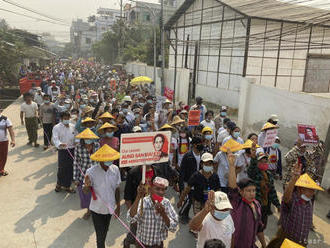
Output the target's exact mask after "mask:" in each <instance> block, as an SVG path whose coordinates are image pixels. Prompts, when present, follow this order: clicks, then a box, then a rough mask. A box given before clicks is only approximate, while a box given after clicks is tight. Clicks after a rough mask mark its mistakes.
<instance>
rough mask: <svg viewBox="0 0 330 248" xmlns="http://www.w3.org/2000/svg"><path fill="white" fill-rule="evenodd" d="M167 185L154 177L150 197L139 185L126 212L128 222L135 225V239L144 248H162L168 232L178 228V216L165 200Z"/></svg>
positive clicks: (160, 178) (166, 182) (142, 186)
mask: <svg viewBox="0 0 330 248" xmlns="http://www.w3.org/2000/svg"><path fill="white" fill-rule="evenodd" d="M168 185H169V183H168V181H167V180H166V179H165V178H162V177H156V178H155V179H154V180H153V184H152V187H151V191H150V195H147V196H145V195H146V194H147V192H146V190H145V187H144V185H142V184H141V185H140V186H139V187H138V193H137V197H136V199H135V201H134V203H133V205H132V206H131V208H130V209H129V211H128V212H127V219H128V221H129V222H130V223H134V222H136V223H137V231H136V237H137V238H138V239H139V240H140V241H141V242H142V244H143V246H144V247H146V248H163V247H164V241H165V240H166V239H167V237H168V231H170V232H175V230H176V228H177V226H178V215H177V213H176V212H175V210H174V207H173V206H172V204H171V202H170V201H169V200H168V199H167V198H165V192H166V190H167V187H168ZM137 247H141V246H140V245H137Z"/></svg>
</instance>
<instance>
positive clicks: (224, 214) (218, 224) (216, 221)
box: [189, 190, 235, 248]
mask: <svg viewBox="0 0 330 248" xmlns="http://www.w3.org/2000/svg"><path fill="white" fill-rule="evenodd" d="M232 209H233V207H232V205H231V204H230V201H229V199H228V196H227V194H225V193H223V192H221V191H217V192H214V191H212V190H211V191H210V192H209V194H208V200H207V202H206V203H205V206H204V208H203V209H202V210H201V211H200V212H199V213H198V214H197V215H196V216H195V217H194V218H193V219H192V220H191V222H190V223H189V226H190V228H191V229H192V230H194V231H197V232H198V240H197V248H203V247H204V244H205V241H207V240H210V239H219V240H221V241H222V242H223V243H224V244H225V246H226V248H230V247H232V246H231V244H232V241H233V233H234V232H235V226H234V222H233V219H232V217H231V215H230V211H231V210H232Z"/></svg>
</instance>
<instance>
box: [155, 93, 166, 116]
mask: <svg viewBox="0 0 330 248" xmlns="http://www.w3.org/2000/svg"><path fill="white" fill-rule="evenodd" d="M156 99H157V103H156V112H159V111H160V110H161V109H162V108H163V104H164V102H165V101H166V97H165V96H156Z"/></svg>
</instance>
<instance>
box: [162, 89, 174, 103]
mask: <svg viewBox="0 0 330 248" xmlns="http://www.w3.org/2000/svg"><path fill="white" fill-rule="evenodd" d="M164 96H166V98H167V99H168V100H170V101H173V98H174V90H172V89H170V88H168V87H165V92H164Z"/></svg>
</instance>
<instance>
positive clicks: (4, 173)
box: [0, 171, 8, 177]
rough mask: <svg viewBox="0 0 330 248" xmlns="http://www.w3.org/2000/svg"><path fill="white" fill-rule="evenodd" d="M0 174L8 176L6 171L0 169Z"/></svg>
mask: <svg viewBox="0 0 330 248" xmlns="http://www.w3.org/2000/svg"><path fill="white" fill-rule="evenodd" d="M0 176H4V177H5V176H8V172H7V171H1V172H0Z"/></svg>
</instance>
